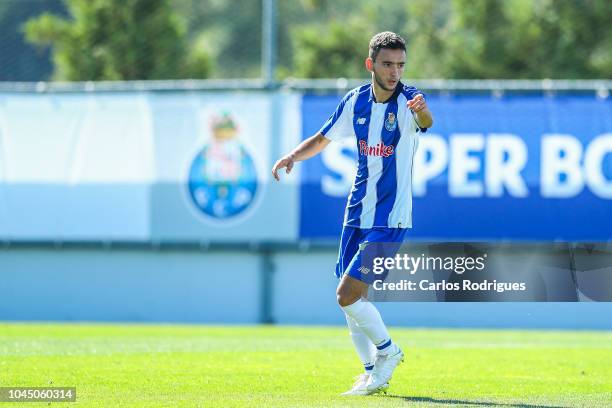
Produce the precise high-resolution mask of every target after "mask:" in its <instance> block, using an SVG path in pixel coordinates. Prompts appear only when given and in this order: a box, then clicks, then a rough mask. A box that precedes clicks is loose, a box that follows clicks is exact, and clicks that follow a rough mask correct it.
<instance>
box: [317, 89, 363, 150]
mask: <svg viewBox="0 0 612 408" xmlns="http://www.w3.org/2000/svg"><path fill="white" fill-rule="evenodd" d="M354 94H355V93H354V92H353V91H351V92H349V93H348V94H346V95H345V96H344V98H342V100H341V101H340V103H339V104H338V107H337V108H336V110H335V111H334V113H333V114H332V115H331V116H330V117H329V119H327V122H325V124H324V125H323V127H321V130H319V132H320V133H321V134H322V135H323V136H325V137H326V138H328V139H329V140H340V139H342V138H344V137H349V136H352V135H353V134H354V129H353V123H352V119H351V117H352V111H353V106H352V105H353V103H352V100H353V95H354Z"/></svg>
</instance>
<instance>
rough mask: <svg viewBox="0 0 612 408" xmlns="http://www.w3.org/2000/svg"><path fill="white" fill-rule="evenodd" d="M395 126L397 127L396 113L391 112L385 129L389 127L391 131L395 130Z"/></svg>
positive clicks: (386, 120)
mask: <svg viewBox="0 0 612 408" xmlns="http://www.w3.org/2000/svg"><path fill="white" fill-rule="evenodd" d="M395 128H397V120H396V118H395V113H393V112H389V114H388V115H387V119H385V129H387V130H388V131H389V132H393V131H394V130H395Z"/></svg>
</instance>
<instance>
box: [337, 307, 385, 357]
mask: <svg viewBox="0 0 612 408" xmlns="http://www.w3.org/2000/svg"><path fill="white" fill-rule="evenodd" d="M341 307H342V310H344V313H346V314H347V315H348V316H349V317H352V318H353V320H355V323H357V326H358V327H359V328H360V329H361V330H362V331H363V332H364V333H365V335H366V336H368V338H369V339H370V341H371V342H372V343H374V345H375V346H376V348H377V349H378V353H379V354H389V353H392V352H395V351H396V346H395V344H393V342H392V341H391V337H390V336H389V332H388V331H387V327H385V323H384V322H383V320H382V317H380V313H379V312H378V309H376V306H374V305H373V304H372V303H370V302H367V301H364V300H363V299H359V300H357V301H356V302H355V303H353V304H352V305H348V306H341Z"/></svg>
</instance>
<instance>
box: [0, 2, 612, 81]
mask: <svg viewBox="0 0 612 408" xmlns="http://www.w3.org/2000/svg"><path fill="white" fill-rule="evenodd" d="M266 11H269V13H268V14H266ZM43 13H49V14H48V15H46V16H43V17H41V15H43ZM52 16H58V17H52ZM610 17H612V2H610V1H608V0H535V1H529V0H507V1H504V0H474V1H471V0H470V1H468V0H438V1H435V2H431V1H428V0H417V1H410V2H384V3H383V2H371V1H366V0H334V1H331V0H248V1H242V2H239V3H237V2H227V1H223V0H97V1H86V0H0V81H46V80H78V81H87V80H94V81H99V80H167V79H185V78H194V79H202V78H213V79H228V78H249V79H256V78H262V77H265V72H266V65H265V63H266V62H267V61H271V62H273V64H274V66H273V67H272V68H271V69H272V72H273V75H272V76H273V77H274V78H275V79H278V80H285V79H287V78H337V77H344V78H366V77H367V76H368V74H367V72H366V70H365V69H364V64H363V60H364V58H365V57H366V56H367V46H368V41H369V39H370V38H371V36H372V35H373V34H375V33H376V32H379V31H384V30H390V31H395V32H398V33H400V34H401V35H402V36H403V37H404V38H405V39H406V42H407V68H406V73H405V76H407V77H410V78H417V79H424V78H449V79H450V78H453V79H541V78H552V79H606V78H609V77H610V75H609V73H610V72H612V52H611V51H610V50H612V26H611V25H610V24H608V21H609V18H610ZM268 33H269V35H267V34H268ZM267 47H271V48H267ZM268 53H269V54H268ZM266 55H271V56H272V58H270V59H268V58H266Z"/></svg>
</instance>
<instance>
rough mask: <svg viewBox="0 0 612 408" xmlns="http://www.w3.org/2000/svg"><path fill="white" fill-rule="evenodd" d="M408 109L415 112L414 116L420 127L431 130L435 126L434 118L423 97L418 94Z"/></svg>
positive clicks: (409, 102) (410, 102)
mask: <svg viewBox="0 0 612 408" xmlns="http://www.w3.org/2000/svg"><path fill="white" fill-rule="evenodd" d="M408 108H410V109H411V110H412V111H413V112H414V116H415V119H416V121H417V124H418V125H419V127H422V128H430V127H432V126H433V116H432V115H431V112H430V111H429V109H428V108H427V102H425V98H423V95H421V94H418V95H416V96H415V97H414V98H412V99H411V100H409V101H408Z"/></svg>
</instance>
